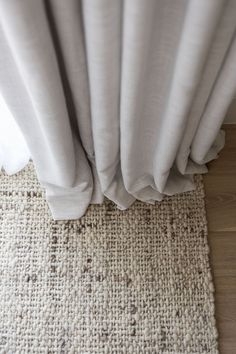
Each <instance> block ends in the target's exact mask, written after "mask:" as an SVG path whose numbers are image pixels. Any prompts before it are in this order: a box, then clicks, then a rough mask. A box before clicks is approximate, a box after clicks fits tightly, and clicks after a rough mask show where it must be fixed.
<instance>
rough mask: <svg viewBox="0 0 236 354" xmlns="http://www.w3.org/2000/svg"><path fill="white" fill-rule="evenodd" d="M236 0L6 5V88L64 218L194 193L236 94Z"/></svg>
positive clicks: (1, 3) (1, 50) (1, 39)
mask: <svg viewBox="0 0 236 354" xmlns="http://www.w3.org/2000/svg"><path fill="white" fill-rule="evenodd" d="M235 29H236V1H235V0H229V1H227V0H225V1H224V0H189V1H187V0H178V1H173V0H145V1H143V0H123V1H122V0H112V1H111V0H66V1H65V0H48V1H46V0H45V1H43V0H37V1H32V0H21V1H19V0H7V1H6V0H0V91H1V94H2V96H3V97H4V100H5V102H6V103H7V105H8V108H9V109H10V111H11V113H12V114H13V116H14V119H15V120H16V122H17V124H18V125H19V127H20V129H21V131H22V133H23V135H24V137H25V139H26V141H27V144H28V147H29V149H30V153H31V156H32V158H33V161H34V163H35V166H36V170H37V174H38V178H39V180H40V182H41V184H42V185H43V187H44V188H45V189H46V195H47V200H48V203H49V206H50V209H51V212H52V215H53V217H54V218H55V219H73V218H79V217H81V216H82V215H83V214H84V212H85V211H86V208H87V207H88V205H89V204H90V203H101V202H102V200H103V197H104V196H106V197H108V198H109V199H111V200H113V201H114V202H115V203H116V204H117V206H118V207H119V208H121V209H125V208H127V207H129V206H130V205H131V204H132V203H133V202H134V201H135V199H140V200H142V201H145V202H149V203H153V202H155V201H156V200H161V199H162V198H163V196H164V195H172V194H175V193H180V192H184V191H188V190H191V189H192V188H194V184H193V181H192V175H193V174H194V173H202V172H206V171H207V169H206V167H205V165H204V164H205V163H206V162H208V161H210V160H211V159H214V158H216V157H217V152H218V151H219V149H220V148H221V147H222V146H223V140H224V139H223V133H222V132H220V126H221V124H222V121H223V118H224V116H225V113H226V110H227V108H228V106H229V104H230V102H231V100H232V98H233V95H234V94H235V89H236V39H235V38H236V37H235Z"/></svg>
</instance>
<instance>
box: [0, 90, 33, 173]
mask: <svg viewBox="0 0 236 354" xmlns="http://www.w3.org/2000/svg"><path fill="white" fill-rule="evenodd" d="M29 159H30V152H29V149H28V147H27V145H26V142H25V139H24V137H23V135H22V133H21V130H20V128H19V127H18V125H17V124H16V122H15V120H14V118H13V116H12V114H11V112H10V111H9V109H8V107H7V105H6V103H5V101H4V99H3V97H2V96H1V95H0V170H1V169H4V170H5V171H6V173H7V174H9V175H12V174H14V173H16V172H19V171H20V170H21V169H22V168H23V167H25V165H27V163H28V162H29Z"/></svg>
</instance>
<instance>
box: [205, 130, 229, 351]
mask: <svg viewBox="0 0 236 354" xmlns="http://www.w3.org/2000/svg"><path fill="white" fill-rule="evenodd" d="M223 129H224V130H225V131H226V145H225V147H224V149H223V150H222V152H220V156H219V158H218V159H217V160H215V161H213V162H211V163H210V164H209V165H208V168H209V173H208V174H207V175H205V176H204V184H205V193H206V210H207V219H208V240H209V245H210V250H211V252H210V262H211V266H212V271H213V277H214V284H215V305H216V321H217V327H218V331H219V347H220V353H221V354H235V353H236V125H225V126H224V127H223Z"/></svg>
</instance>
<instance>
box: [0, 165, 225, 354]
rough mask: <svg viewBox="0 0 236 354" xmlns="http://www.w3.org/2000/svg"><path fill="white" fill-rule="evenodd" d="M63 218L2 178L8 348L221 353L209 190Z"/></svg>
mask: <svg viewBox="0 0 236 354" xmlns="http://www.w3.org/2000/svg"><path fill="white" fill-rule="evenodd" d="M195 181H196V191H194V192H188V193H185V194H182V195H177V196H174V197H167V198H165V199H164V200H163V201H162V202H158V203H156V204H155V205H149V204H145V203H142V202H136V203H135V204H134V205H133V206H132V207H130V208H129V209H128V210H126V211H120V210H118V209H117V208H116V206H115V205H114V204H113V203H112V202H109V201H105V202H104V204H102V205H96V206H95V205H93V206H90V208H89V210H88V212H87V213H86V215H85V216H84V217H82V218H81V219H80V220H76V221H53V220H52V218H51V216H50V212H49V210H48V206H47V204H46V201H45V197H44V194H43V192H42V190H41V188H40V186H39V184H38V182H37V179H36V176H35V173H34V169H33V166H32V164H29V165H28V166H27V167H26V168H25V169H24V170H23V171H21V172H20V173H18V174H16V175H13V176H7V175H5V174H4V173H3V172H2V173H1V176H0V195H1V196H0V208H1V209H0V217H1V226H0V282H1V285H0V353H11V354H12V353H48V354H49V353H50V354H52V353H82V354H87V353H101V354H102V353H106V354H108V353H117V354H118V353H125V354H127V353H128V354H129V353H131V354H135V353H138V354H142V353H145V354H146V353H147V354H148V353H150V354H153V353H175V354H176V353H196V354H200V353H218V350H217V331H216V328H215V319H214V296H213V285H212V278H211V272H210V267H209V260H208V252H209V250H208V245H207V225H206V216H205V207H204V189H203V183H202V179H201V176H198V177H196V180H195Z"/></svg>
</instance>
